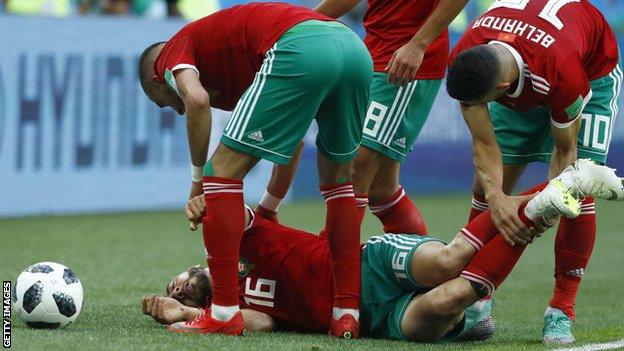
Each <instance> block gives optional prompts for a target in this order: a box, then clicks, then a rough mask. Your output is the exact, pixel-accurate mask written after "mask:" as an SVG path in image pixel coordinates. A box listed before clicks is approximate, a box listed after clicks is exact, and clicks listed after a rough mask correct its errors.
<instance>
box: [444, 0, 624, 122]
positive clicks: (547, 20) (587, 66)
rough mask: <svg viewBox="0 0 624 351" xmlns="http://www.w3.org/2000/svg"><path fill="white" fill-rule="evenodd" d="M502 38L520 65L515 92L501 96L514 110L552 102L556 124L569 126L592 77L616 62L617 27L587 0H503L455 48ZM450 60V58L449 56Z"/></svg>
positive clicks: (587, 96) (586, 98)
mask: <svg viewBox="0 0 624 351" xmlns="http://www.w3.org/2000/svg"><path fill="white" fill-rule="evenodd" d="M493 42H498V43H503V44H502V45H506V46H507V48H509V49H510V51H511V52H512V54H513V55H514V57H515V58H516V62H517V63H518V66H519V69H520V77H519V80H518V85H517V87H516V88H515V89H513V88H512V90H514V91H513V92H511V93H509V94H507V95H506V96H504V97H502V98H501V99H499V100H497V101H498V102H500V103H501V104H503V105H505V106H507V107H509V108H511V109H513V110H519V111H521V110H526V109H529V108H534V107H538V106H548V107H549V108H550V110H551V117H552V121H553V124H554V125H555V126H557V127H567V126H569V125H570V124H571V123H572V122H573V120H574V119H575V118H576V117H578V116H579V115H580V113H581V111H582V110H583V108H584V106H585V104H586V103H587V101H589V99H590V98H591V89H590V84H589V81H591V80H594V79H597V78H600V77H603V76H605V75H607V74H609V73H610V72H611V71H612V70H613V69H614V67H615V65H616V64H617V61H618V47H617V42H616V39H615V35H614V34H613V31H612V30H611V28H610V27H609V25H608V24H607V22H606V20H605V19H604V17H603V16H602V14H601V13H600V12H599V11H598V9H596V8H595V7H594V6H593V5H592V4H591V3H589V1H587V0H499V1H496V2H495V3H494V4H492V6H491V7H490V9H489V10H488V11H487V12H486V13H485V14H484V15H482V16H481V17H479V18H477V19H476V20H475V21H474V22H473V23H472V24H471V27H470V28H469V29H468V30H467V31H466V32H465V33H464V35H463V36H462V38H461V39H460V41H459V42H458V43H457V46H455V48H454V49H453V51H452V52H451V56H450V59H451V60H453V58H454V57H455V56H457V55H458V54H459V53H460V52H462V51H463V50H465V49H467V48H470V47H473V46H476V45H480V44H485V43H493ZM451 62H452V61H451Z"/></svg>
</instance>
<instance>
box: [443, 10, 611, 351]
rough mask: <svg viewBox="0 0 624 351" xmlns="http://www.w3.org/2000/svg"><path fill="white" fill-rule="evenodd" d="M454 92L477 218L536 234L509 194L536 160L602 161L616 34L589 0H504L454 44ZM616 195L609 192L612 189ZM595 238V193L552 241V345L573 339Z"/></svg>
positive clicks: (520, 235) (506, 230)
mask: <svg viewBox="0 0 624 351" xmlns="http://www.w3.org/2000/svg"><path fill="white" fill-rule="evenodd" d="M450 56H451V60H452V64H451V65H450V67H449V71H448V77H447V91H448V93H449V95H450V96H452V97H453V98H455V99H457V100H459V101H461V112H462V114H463V116H464V119H465V120H466V123H467V124H468V127H469V129H470V132H471V134H472V139H473V145H474V164H475V166H476V167H475V169H476V175H475V183H474V198H473V201H472V208H473V209H472V210H471V213H470V218H471V219H472V218H474V217H475V216H477V215H478V214H479V213H481V212H482V211H484V210H486V209H488V208H490V209H491V210H492V218H493V219H494V222H495V223H496V227H497V228H498V229H500V231H501V234H503V235H504V236H506V237H507V238H508V239H509V240H510V241H513V242H516V243H524V242H526V241H527V240H529V239H530V237H531V232H530V230H529V229H528V228H526V227H525V226H524V224H522V222H521V221H520V220H519V218H518V217H517V216H516V211H517V208H518V206H519V204H520V203H521V201H522V199H518V198H516V197H513V196H509V195H511V193H512V191H513V188H514V187H515V185H516V183H517V181H518V179H519V178H520V175H521V174H522V172H523V171H524V169H525V168H526V165H527V164H528V163H530V162H535V161H540V162H550V172H549V174H550V176H551V177H552V176H554V175H556V174H559V173H560V172H561V170H563V169H564V168H565V167H567V166H568V165H570V164H572V163H573V162H574V161H575V160H576V159H577V157H581V158H589V159H592V160H594V161H595V162H598V163H600V164H604V163H605V162H606V160H607V154H608V152H609V143H610V142H611V134H612V132H613V127H614V122H615V118H616V115H617V108H618V95H619V92H620V89H621V84H622V78H623V77H622V69H621V65H620V64H619V63H618V60H619V50H618V46H617V42H616V38H615V35H614V34H613V31H612V30H611V28H610V27H609V24H608V23H607V21H606V20H605V19H604V17H603V16H602V14H601V13H600V12H599V11H598V9H596V8H595V7H594V6H593V5H592V4H591V3H590V2H589V1H587V0H575V1H570V0H522V1H518V0H499V1H495V2H494V3H493V4H492V6H491V7H490V9H489V10H488V11H487V12H486V13H485V14H483V15H482V16H481V17H479V18H477V19H476V20H475V21H474V23H473V24H472V25H471V26H470V27H469V28H468V30H467V31H466V32H465V33H464V35H463V36H462V38H461V39H460V40H459V42H458V43H457V46H456V47H455V48H454V49H453V51H452V52H451V55H450ZM606 196H610V194H608V193H607V194H606ZM595 238H596V210H595V207H594V199H593V198H592V197H590V196H587V197H586V198H585V199H584V202H583V211H582V213H581V216H579V217H578V218H575V219H566V218H562V219H561V223H560V224H559V229H558V231H557V236H556V239H555V290H554V293H553V297H552V299H551V301H550V303H549V307H548V308H547V309H546V313H545V317H544V329H543V340H544V342H546V343H570V342H573V341H574V337H573V335H572V332H571V320H572V319H574V304H575V300H576V294H577V292H578V289H579V285H580V282H581V278H582V277H583V272H584V270H585V267H586V266H587V263H588V262H589V258H590V256H591V253H592V249H593V247H594V241H595Z"/></svg>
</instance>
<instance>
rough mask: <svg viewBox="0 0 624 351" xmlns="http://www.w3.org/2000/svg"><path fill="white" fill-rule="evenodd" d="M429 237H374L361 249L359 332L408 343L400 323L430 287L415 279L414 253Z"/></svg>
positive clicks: (387, 235)
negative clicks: (417, 297) (413, 270)
mask: <svg viewBox="0 0 624 351" xmlns="http://www.w3.org/2000/svg"><path fill="white" fill-rule="evenodd" d="M429 241H437V242H442V241H440V240H438V239H436V238H432V237H430V236H418V235H399V234H384V235H382V236H373V237H372V238H370V239H369V240H368V241H367V242H366V245H365V246H364V248H363V249H362V283H361V284H362V293H361V294H362V296H361V302H362V304H361V309H360V312H361V314H360V329H361V330H362V332H363V334H366V335H369V336H371V337H374V338H383V339H394V340H405V337H404V336H403V332H402V331H401V321H402V320H403V315H404V314H405V310H406V308H407V306H408V305H409V303H410V301H412V298H413V297H414V296H415V295H417V294H420V293H423V292H426V291H427V290H429V289H428V288H425V287H422V286H420V285H418V284H417V283H416V282H414V281H413V280H412V278H411V277H412V272H411V265H410V262H412V257H413V256H414V252H415V251H416V249H418V247H419V246H420V245H422V244H423V243H426V242H429Z"/></svg>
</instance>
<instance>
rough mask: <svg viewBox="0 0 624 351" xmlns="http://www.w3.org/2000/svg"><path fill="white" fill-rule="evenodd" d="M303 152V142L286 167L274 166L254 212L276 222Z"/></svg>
mask: <svg viewBox="0 0 624 351" xmlns="http://www.w3.org/2000/svg"><path fill="white" fill-rule="evenodd" d="M302 152H303V141H302V142H300V143H299V146H297V150H296V151H295V153H294V154H293V157H292V158H291V159H290V163H288V164H287V165H279V164H277V163H276V164H275V165H274V166H273V172H272V173H271V179H270V180H269V184H268V185H267V189H266V191H265V192H264V195H263V196H262V199H261V200H260V203H259V204H258V207H256V212H257V213H258V214H260V215H261V216H262V217H264V218H266V219H268V220H272V221H275V222H277V211H278V209H279V205H280V203H281V202H282V200H283V199H284V197H285V196H286V193H288V189H290V185H291V184H292V182H293V179H294V178H295V173H296V172H297V168H298V167H299V160H300V159H301V153H302Z"/></svg>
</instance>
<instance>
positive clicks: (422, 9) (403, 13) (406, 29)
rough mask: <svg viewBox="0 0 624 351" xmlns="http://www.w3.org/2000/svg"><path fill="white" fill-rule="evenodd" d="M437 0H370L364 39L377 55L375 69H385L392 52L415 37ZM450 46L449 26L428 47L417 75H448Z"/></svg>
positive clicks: (435, 76)
mask: <svg viewBox="0 0 624 351" xmlns="http://www.w3.org/2000/svg"><path fill="white" fill-rule="evenodd" d="M437 4H438V0H417V1H415V0H395V1H390V0H368V10H367V11H366V15H365V16H364V28H366V37H365V38H364V43H365V44H366V46H367V47H368V50H369V51H370V53H371V56H372V57H373V63H374V67H375V72H385V68H386V66H387V65H388V62H389V61H390V58H391V57H392V54H393V53H394V52H395V51H396V50H397V49H399V48H400V47H401V46H403V45H405V44H407V42H408V41H410V39H412V37H413V36H414V34H416V32H418V30H419V29H420V27H422V25H423V24H424V23H425V21H426V20H427V18H429V15H431V12H433V10H434V9H435V7H436V6H437ZM448 50H449V38H448V31H447V30H446V29H445V30H444V32H442V34H440V36H439V37H437V38H436V39H435V40H434V41H433V42H432V43H431V44H430V45H429V47H428V48H427V51H426V52H425V57H424V59H423V62H422V64H421V65H420V68H419V69H418V72H417V73H416V79H442V78H444V73H445V69H446V61H447V59H448Z"/></svg>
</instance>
